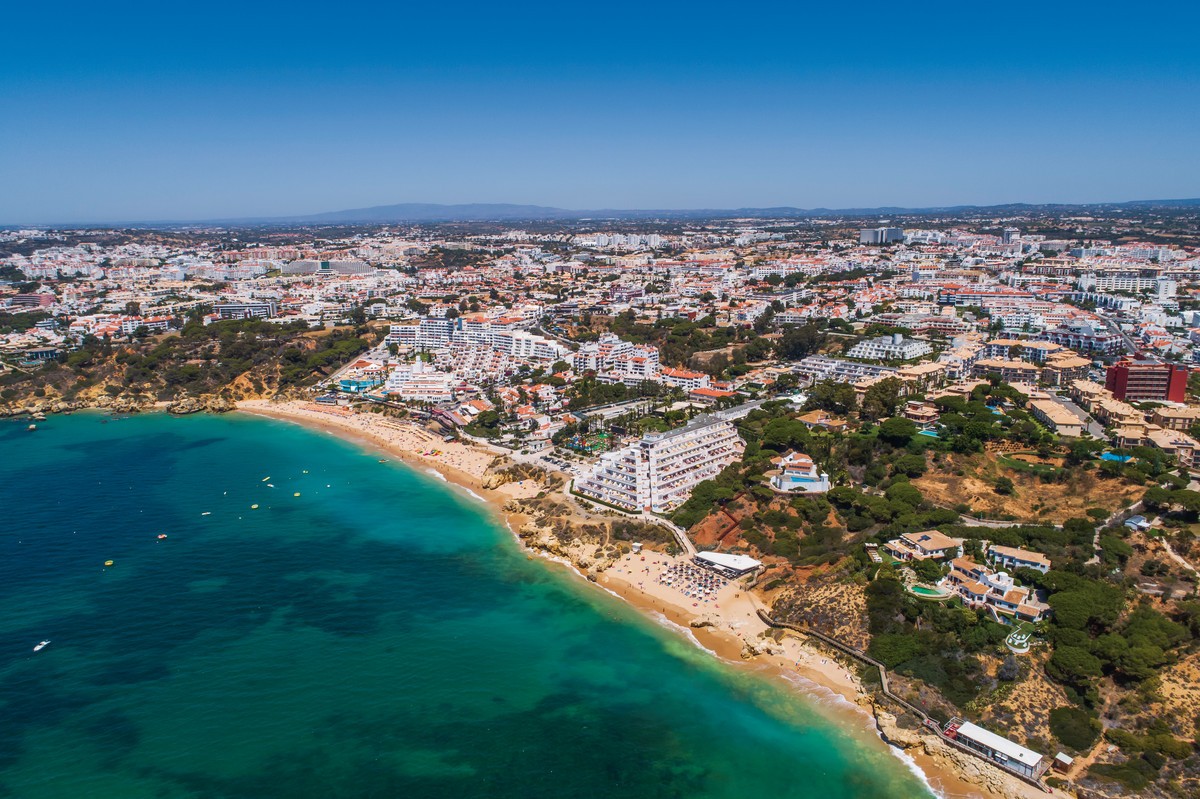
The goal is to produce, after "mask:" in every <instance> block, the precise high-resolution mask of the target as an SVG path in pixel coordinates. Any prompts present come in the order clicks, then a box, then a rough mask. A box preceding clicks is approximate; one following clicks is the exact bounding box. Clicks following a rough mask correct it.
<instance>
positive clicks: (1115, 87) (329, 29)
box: [0, 0, 1200, 223]
mask: <svg viewBox="0 0 1200 799" xmlns="http://www.w3.org/2000/svg"><path fill="white" fill-rule="evenodd" d="M251 5H253V6H254V7H253V8H250V7H249V6H251ZM3 25H4V29H5V37H4V38H5V41H4V46H3V47H2V48H0V107H3V109H4V121H3V123H2V124H0V222H8V223H21V222H33V223H37V222H41V223H53V222H66V221H113V220H149V219H203V218H213V217H230V216H243V215H276V214H300V213H313V212H319V211H328V210H338V209H344V208H355V207H362V206H370V205H383V204H391V203H397V202H441V203H457V202H516V203H535V204H541V205H554V206H560V207H567V208H604V207H609V208H697V207H724V208H732V207H739V206H770V205H794V206H801V207H816V206H826V207H847V206H875V205H906V206H919V205H940V204H957V203H1001V202H1016V201H1028V202H1057V201H1062V202H1089V201H1108V200H1129V199H1151V198H1154V199H1158V198H1179V197H1196V196H1200V151H1198V150H1200V148H1198V147H1197V144H1198V143H1200V46H1197V38H1196V36H1197V30H1200V4H1196V3H1194V2H1188V3H1183V2H1165V3H1133V4H1127V5H1123V6H1116V5H1115V4H1114V5H1110V4H1104V3H1096V2H1090V3H1077V2H1055V1H1053V0H1051V1H1050V2H1046V1H1045V0H1043V2H1039V3H1023V2H1015V3H1007V4H1000V5H996V4H984V5H981V4H977V3H963V2H955V3H948V2H946V3H943V2H936V3H897V2H889V3H885V4H878V5H876V4H873V3H866V2H860V3H856V4H842V3H837V4H834V3H828V4H821V5H811V4H807V3H803V2H788V3H752V4H745V3H743V4H737V3H722V4H709V3H704V2H688V3H676V2H670V3H663V2H646V1H645V0H643V2H638V3H628V2H608V3H600V4H586V5H579V4H572V3H561V2H560V3H519V2H518V3H499V2H494V0H493V2H488V3H484V4H479V5H476V4H474V3H461V2H460V3H452V2H438V3H425V4H421V5H419V6H417V5H411V4H408V3H404V2H392V3H388V4H380V5H379V6H375V5H372V4H367V3H354V2H350V3H340V4H339V3H323V4H320V5H313V6H307V5H305V4H304V3H296V2H292V3H286V4H285V3H275V2H266V3H252V2H240V3H233V2H208V3H202V4H198V3H187V4H175V3H162V2H156V3H122V2H114V3H96V2H88V3H75V2H70V0H68V1H67V2H62V3H56V4H45V3H20V4H10V6H8V7H6V11H5V12H4V18H3Z"/></svg>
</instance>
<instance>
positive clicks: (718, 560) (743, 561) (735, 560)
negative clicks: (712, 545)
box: [696, 552, 762, 572]
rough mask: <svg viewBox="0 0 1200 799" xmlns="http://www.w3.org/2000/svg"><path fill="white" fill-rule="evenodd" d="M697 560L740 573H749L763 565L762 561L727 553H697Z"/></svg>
mask: <svg viewBox="0 0 1200 799" xmlns="http://www.w3.org/2000/svg"><path fill="white" fill-rule="evenodd" d="M696 559H697V560H704V561H708V562H709V563H711V564H713V565H714V566H720V567H721V568H723V569H732V570H733V571H738V572H748V571H750V570H751V569H757V568H758V567H759V566H761V565H762V562H761V561H757V560H755V559H754V558H751V557H748V556H746V555H731V554H729V553H727V552H697V553H696Z"/></svg>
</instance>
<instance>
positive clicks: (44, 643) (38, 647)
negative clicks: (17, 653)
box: [33, 641, 50, 652]
mask: <svg viewBox="0 0 1200 799" xmlns="http://www.w3.org/2000/svg"><path fill="white" fill-rule="evenodd" d="M49 643H50V642H49V641H42V642H41V643H40V644H38V645H37V646H35V647H34V648H33V651H34V652H41V651H42V650H43V649H45V648H46V645H47V644H49Z"/></svg>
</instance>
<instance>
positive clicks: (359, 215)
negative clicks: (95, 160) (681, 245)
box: [0, 198, 1200, 229]
mask: <svg viewBox="0 0 1200 799" xmlns="http://www.w3.org/2000/svg"><path fill="white" fill-rule="evenodd" d="M1198 209H1200V198H1193V199H1182V200H1133V201H1129V202H1119V203H1086V204H1070V203H1043V204H1034V203H1008V204H1005V205H947V206H931V207H927V208H905V207H901V206H879V207H875V208H795V207H792V206H778V207H772V208H645V209H628V208H601V209H593V210H572V209H568V208H554V207H551V206H545V205H519V204H515V203H465V204H460V205H438V204H436V203H399V204H397V205H376V206H372V207H370V208H350V209H347V210H344V211H326V212H323V213H318V214H301V215H295V216H272V217H236V218H230V217H226V218H220V219H204V220H198V219H193V220H183V219H177V220H154V221H152V220H127V221H123V222H108V223H96V222H91V223H85V222H73V223H58V224H46V223H43V224H21V225H17V224H0V229H6V228H15V227H41V228H47V227H49V228H58V229H70V228H86V227H97V228H122V227H130V228H173V227H183V226H191V225H224V226H233V227H237V226H271V225H356V224H368V225H369V224H374V225H379V224H390V223H420V222H518V221H530V222H534V221H547V220H564V221H568V220H580V219H595V220H605V219H613V220H659V219H660V220H672V219H674V220H682V219H697V220H698V219H822V218H824V219H828V218H847V219H870V218H872V217H921V216H972V215H976V214H978V215H981V216H1003V215H1010V214H1011V215H1014V216H1016V215H1021V214H1039V213H1040V214H1058V215H1062V214H1071V213H1113V212H1119V211H1123V210H1127V211H1139V210H1162V211H1194V210H1198Z"/></svg>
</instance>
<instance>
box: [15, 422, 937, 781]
mask: <svg viewBox="0 0 1200 799" xmlns="http://www.w3.org/2000/svg"><path fill="white" fill-rule="evenodd" d="M105 418H107V417H102V416H100V415H98V414H76V415H73V416H70V417H53V418H51V419H50V420H49V421H46V422H43V423H41V424H39V429H38V430H37V431H36V432H28V431H27V430H26V429H25V428H26V424H27V423H25V422H20V423H18V422H0V509H2V510H3V514H2V516H0V518H2V519H3V525H2V527H0V609H2V612H0V796H6V797H7V796H12V797H21V799H26V798H27V797H28V798H29V799H41V798H42V797H156V798H157V797H164V798H170V799H174V798H175V797H314V799H315V798H316V797H321V798H322V799H326V798H328V797H476V796H478V797H520V798H521V799H529V798H530V797H749V796H795V797H810V796H811V797H821V798H822V799H839V798H840V797H858V798H863V799H866V798H874V797H913V796H918V795H923V794H924V789H923V788H922V786H921V785H920V783H919V782H918V781H917V780H916V779H915V778H914V777H913V776H912V775H911V774H910V773H909V772H908V771H907V770H906V769H905V768H904V766H903V764H901V763H900V762H899V761H898V760H897V759H896V758H894V757H892V756H891V755H890V754H889V753H888V752H887V751H886V749H885V748H884V747H883V746H882V745H881V744H880V743H879V742H878V741H876V740H874V739H871V738H870V737H869V736H868V735H866V734H864V733H862V732H861V731H856V730H848V729H844V728H842V727H839V726H837V725H836V724H835V723H833V722H831V721H828V720H827V719H826V718H825V717H823V716H822V715H821V714H820V713H819V712H817V711H816V710H815V709H814V706H813V705H812V703H811V702H810V700H807V699H805V698H803V697H799V696H797V695H795V694H794V693H792V692H790V691H788V690H786V689H784V688H782V687H780V686H778V685H776V684H775V683H774V682H771V681H767V680H765V679H762V678H759V677H757V676H755V675H751V674H747V673H744V672H743V671H741V670H737V669H732V668H729V667H727V666H725V665H723V664H720V663H719V662H717V661H716V660H715V659H714V658H712V657H711V656H709V655H707V654H706V653H703V652H701V651H699V650H698V649H697V648H696V647H695V646H694V645H693V644H691V643H690V642H688V641H687V639H686V638H684V637H683V636H681V635H679V634H677V633H675V632H673V631H671V630H666V629H663V628H660V627H658V626H656V625H655V624H654V623H653V622H651V621H649V620H646V619H643V618H642V617H641V616H639V615H638V614H637V613H636V612H634V611H633V610H632V609H630V608H627V607H625V606H624V605H623V604H622V603H620V602H619V601H618V600H615V599H613V598H611V597H609V596H607V595H605V594H604V593H602V592H599V591H597V590H595V589H594V588H592V587H590V586H587V585H584V584H582V583H581V582H580V581H578V580H577V579H576V578H574V577H573V576H571V575H569V574H567V573H565V572H560V570H558V569H556V568H553V567H550V566H547V565H546V564H544V563H541V562H539V561H536V560H534V561H530V560H528V559H527V558H526V557H525V555H524V554H523V553H521V552H520V551H519V550H518V548H517V547H516V545H515V544H514V543H513V542H512V541H511V538H510V536H509V535H508V533H507V532H506V531H504V530H503V529H502V528H499V527H498V526H497V525H496V523H495V522H494V521H492V520H491V518H490V517H489V516H487V515H486V514H485V511H484V508H483V507H482V506H477V505H476V504H475V503H474V502H473V501H472V500H470V499H469V498H464V497H462V496H460V495H458V493H457V492H455V491H453V490H452V489H450V488H449V487H448V486H445V485H444V484H441V483H439V482H437V481H435V480H434V479H432V478H429V477H426V476H424V475H421V474H419V473H416V472H414V471H412V470H410V469H408V468H407V467H404V466H403V465H400V464H396V463H387V464H380V463H379V462H378V457H379V455H378V454H377V453H372V452H369V451H365V450H363V449H360V448H356V447H355V446H353V445H350V444H347V443H344V442H342V441H340V440H337V439H335V438H333V437H331V436H329V435H326V434H322V433H315V432H310V431H307V430H304V429H301V428H299V427H296V426H294V425H289V424H285V423H280V422H272V421H266V420H262V419H257V418H251V417H242V416H222V417H214V416H193V417H186V418H182V419H176V418H171V417H168V416H165V415H157V414H152V415H145V416H139V417H134V418H127V419H122V420H118V421H110V422H103V423H102V419H105ZM306 471H307V473H306ZM267 477H269V478H270V479H269V480H267V481H264V478H267ZM268 484H270V485H273V486H274V488H272V487H270V486H269V485H268ZM295 492H299V494H300V496H298V497H296V496H293V494H294V493H295ZM254 504H258V505H259V508H258V509H257V510H253V509H251V506H252V505H254ZM205 512H207V513H208V514H209V515H207V516H206V515H202V514H203V513H205ZM159 533H165V534H167V535H168V538H167V539H165V540H162V541H160V540H158V539H157V537H156V536H157V535H158V534H159ZM106 560H112V561H113V562H114V565H113V566H112V567H111V568H106V567H105V566H104V562H105V561H106ZM47 638H48V639H50V640H51V641H52V643H51V644H50V645H49V646H48V647H46V648H45V649H44V650H43V651H41V652H38V653H34V652H33V651H32V647H33V645H34V644H36V643H37V642H38V641H39V640H41V639H47Z"/></svg>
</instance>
